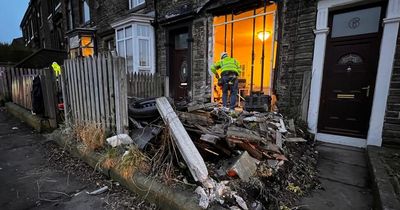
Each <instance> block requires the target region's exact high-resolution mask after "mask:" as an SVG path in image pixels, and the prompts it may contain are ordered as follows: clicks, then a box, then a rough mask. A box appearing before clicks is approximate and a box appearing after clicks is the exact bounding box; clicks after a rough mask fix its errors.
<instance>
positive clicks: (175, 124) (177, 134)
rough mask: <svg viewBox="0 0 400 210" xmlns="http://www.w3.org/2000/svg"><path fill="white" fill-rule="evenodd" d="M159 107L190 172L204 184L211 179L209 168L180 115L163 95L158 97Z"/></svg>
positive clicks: (196, 179)
mask: <svg viewBox="0 0 400 210" xmlns="http://www.w3.org/2000/svg"><path fill="white" fill-rule="evenodd" d="M156 103H157V109H158V111H159V112H160V115H161V117H162V119H163V120H164V123H165V124H166V125H167V126H168V128H169V130H170V131H171V134H172V137H173V139H174V140H175V142H176V145H177V146H178V149H179V151H180V152H181V154H182V157H183V159H184V160H185V162H186V164H187V166H188V168H189V170H190V173H191V174H192V176H193V178H194V180H195V181H200V182H201V183H202V184H203V185H206V183H207V182H208V181H209V177H208V170H207V167H206V164H205V163H204V160H203V158H202V157H201V155H200V153H199V151H198V150H197V149H196V147H195V145H194V144H193V141H192V139H190V137H189V134H188V133H187V132H186V130H185V128H184V127H183V125H182V123H181V121H179V118H178V116H177V115H176V113H175V111H174V110H173V109H172V107H171V105H170V103H169V102H168V100H167V98H165V97H161V98H157V99H156Z"/></svg>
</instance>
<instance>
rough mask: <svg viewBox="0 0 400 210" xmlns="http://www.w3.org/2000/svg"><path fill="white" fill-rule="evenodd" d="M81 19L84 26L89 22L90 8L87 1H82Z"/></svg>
mask: <svg viewBox="0 0 400 210" xmlns="http://www.w3.org/2000/svg"><path fill="white" fill-rule="evenodd" d="M82 18H83V23H84V24H85V23H88V22H89V21H90V8H89V2H88V0H82Z"/></svg>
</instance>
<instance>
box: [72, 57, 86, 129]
mask: <svg viewBox="0 0 400 210" xmlns="http://www.w3.org/2000/svg"><path fill="white" fill-rule="evenodd" d="M74 63H75V68H74V82H75V93H74V95H75V99H76V108H77V116H76V123H81V122H83V121H84V120H85V112H84V105H85V104H84V101H83V100H82V98H83V94H84V92H83V86H82V83H83V82H82V81H83V80H84V78H83V77H82V75H83V74H82V71H83V63H82V59H80V58H79V59H76V60H75V62H74Z"/></svg>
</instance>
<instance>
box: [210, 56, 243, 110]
mask: <svg viewBox="0 0 400 210" xmlns="http://www.w3.org/2000/svg"><path fill="white" fill-rule="evenodd" d="M219 69H221V77H220V76H219V74H218V73H217V70H219ZM211 71H212V73H214V74H215V76H216V77H217V79H218V83H219V84H221V85H222V104H223V106H224V108H225V109H228V108H227V100H228V90H230V104H229V109H230V111H234V109H235V106H236V96H237V93H238V84H239V82H238V77H239V75H240V73H241V69H240V64H239V62H238V61H237V60H236V59H235V58H231V57H229V56H228V53H226V52H223V53H221V60H220V61H218V62H216V63H214V64H213V65H212V66H211Z"/></svg>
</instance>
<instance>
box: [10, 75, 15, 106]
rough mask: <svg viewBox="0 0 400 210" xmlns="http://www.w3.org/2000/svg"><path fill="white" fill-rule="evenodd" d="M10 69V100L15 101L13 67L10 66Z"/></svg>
mask: <svg viewBox="0 0 400 210" xmlns="http://www.w3.org/2000/svg"><path fill="white" fill-rule="evenodd" d="M10 70H11V101H12V102H14V103H15V102H16V101H15V69H14V68H10Z"/></svg>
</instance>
